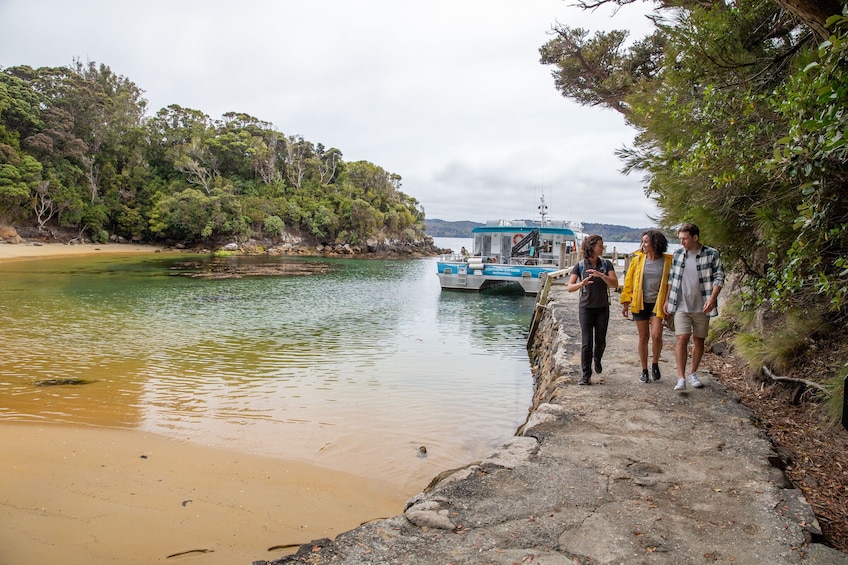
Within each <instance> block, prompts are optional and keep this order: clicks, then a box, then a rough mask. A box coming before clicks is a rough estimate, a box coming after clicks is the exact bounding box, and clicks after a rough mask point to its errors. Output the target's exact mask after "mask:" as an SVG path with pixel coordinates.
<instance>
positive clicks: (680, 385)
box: [674, 379, 686, 390]
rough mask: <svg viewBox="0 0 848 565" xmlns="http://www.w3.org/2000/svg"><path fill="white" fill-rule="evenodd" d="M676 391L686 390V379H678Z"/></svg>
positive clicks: (675, 386)
mask: <svg viewBox="0 0 848 565" xmlns="http://www.w3.org/2000/svg"><path fill="white" fill-rule="evenodd" d="M674 390H686V379H677V384H676V385H674Z"/></svg>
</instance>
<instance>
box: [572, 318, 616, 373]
mask: <svg viewBox="0 0 848 565" xmlns="http://www.w3.org/2000/svg"><path fill="white" fill-rule="evenodd" d="M609 317H610V309H609V306H605V307H603V308H580V310H579V320H580V333H581V334H583V345H582V347H581V349H580V368H581V369H582V370H583V376H584V377H587V378H588V377H591V376H592V359H598V360H600V359H601V358H602V357H603V356H604V350H605V349H606V348H607V327H608V326H609ZM593 342H594V347H593Z"/></svg>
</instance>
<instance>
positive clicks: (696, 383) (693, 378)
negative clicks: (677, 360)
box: [689, 373, 704, 388]
mask: <svg viewBox="0 0 848 565" xmlns="http://www.w3.org/2000/svg"><path fill="white" fill-rule="evenodd" d="M689 384H690V385H692V388H701V387H703V386H704V383H702V382H701V381H700V380H699V379H698V375H696V374H695V373H692V374H691V375H689Z"/></svg>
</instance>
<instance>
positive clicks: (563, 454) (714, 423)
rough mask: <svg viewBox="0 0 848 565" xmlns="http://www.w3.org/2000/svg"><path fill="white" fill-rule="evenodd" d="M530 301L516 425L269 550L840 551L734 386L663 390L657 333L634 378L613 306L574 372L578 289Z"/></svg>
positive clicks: (683, 559) (689, 557)
mask: <svg viewBox="0 0 848 565" xmlns="http://www.w3.org/2000/svg"><path fill="white" fill-rule="evenodd" d="M544 311H545V315H544V317H543V318H542V320H541V321H540V325H539V328H538V331H537V332H536V335H535V336H534V342H533V344H532V346H533V347H532V355H531V358H532V363H533V369H534V375H535V380H536V383H535V386H536V395H535V400H534V408H533V410H532V411H531V414H530V417H529V418H528V421H527V423H526V424H525V425H524V426H523V427H522V429H521V430H520V431H519V434H518V435H516V437H515V438H513V439H511V440H510V441H509V442H507V443H506V444H505V445H504V446H503V447H502V448H501V449H499V450H498V451H497V452H496V453H493V454H492V455H491V457H489V458H488V459H486V460H484V461H482V462H478V463H475V464H472V465H469V466H468V467H466V468H463V469H460V470H457V471H455V472H450V473H445V474H444V476H442V477H439V478H438V479H439V481H438V482H437V484H435V485H434V486H432V487H430V488H429V489H428V490H427V492H426V493H422V494H421V495H419V496H417V497H415V498H414V499H412V500H411V501H410V502H409V503H408V507H407V508H406V509H405V512H404V513H403V514H399V515H398V516H395V517H393V518H389V519H385V520H379V521H376V522H372V523H369V524H365V525H363V526H361V527H359V528H356V529H355V530H352V531H350V532H346V533H344V534H341V535H340V536H338V537H337V538H336V540H334V541H330V540H326V539H325V540H315V541H313V542H311V543H308V544H305V545H304V546H302V547H301V548H300V550H299V551H298V552H297V553H296V554H295V555H292V556H288V557H285V558H283V559H280V560H278V561H275V562H274V563H277V564H284V563H285V564H288V563H311V564H350V565H353V564H357V565H358V564H366V563H375V564H376V563H391V564H395V563H396V564H402V563H409V564H428V565H430V564H444V565H447V564H486V563H492V564H503V565H511V564H531V563H536V564H545V565H547V564H550V565H559V564H574V563H580V564H588V563H625V564H633V563H637V564H641V563H645V564H681V563H733V564H761V563H762V564H766V563H767V564H770V565H771V564H795V563H806V564H848V555H846V554H843V553H840V552H837V551H835V550H832V549H830V548H827V547H825V546H823V545H820V544H816V543H814V541H815V539H816V535H817V534H819V533H820V532H819V530H818V525H817V523H816V520H815V517H814V515H813V513H812V511H811V509H810V507H809V506H808V505H807V503H806V501H805V500H804V499H803V496H802V495H801V493H800V492H799V491H796V490H793V489H792V488H791V486H790V485H789V484H788V483H787V482H786V480H785V478H784V476H783V473H782V472H781V471H780V470H779V469H778V468H777V467H774V466H773V465H772V463H771V462H777V461H778V458H777V457H776V455H775V454H774V452H773V451H772V448H771V445H770V443H769V442H768V440H767V438H766V437H765V435H764V433H763V432H761V431H760V430H759V429H757V428H756V427H755V425H754V424H753V423H752V419H751V416H750V413H749V411H748V410H747V409H745V408H744V407H743V406H742V405H741V404H739V402H738V401H737V399H736V398H734V397H733V396H732V395H730V394H728V393H727V392H726V391H725V390H724V388H723V387H722V386H721V385H720V384H719V383H718V382H717V381H715V380H713V379H712V378H711V376H710V375H709V374H704V373H702V375H701V376H702V379H701V380H702V381H703V382H704V384H705V388H703V389H697V390H694V389H689V390H688V391H687V392H685V393H678V392H674V391H673V390H672V388H673V386H674V382H675V370H674V360H673V354H672V349H671V346H672V342H673V336H672V335H671V334H670V333H668V332H666V341H667V346H666V349H665V350H664V351H665V352H664V355H665V359H664V360H663V362H662V363H661V367H662V372H663V375H664V378H663V379H662V380H661V381H659V382H656V383H650V384H644V383H641V382H639V380H638V376H639V374H640V367H639V365H638V357H637V354H636V328H635V326H634V325H633V324H632V322H629V321H627V320H625V319H624V318H622V317H621V315H620V310H619V309H618V307H617V306H616V305H615V304H613V309H612V316H611V318H612V320H611V324H610V329H609V333H608V342H609V344H608V349H607V353H606V354H605V356H604V372H603V374H602V375H596V376H595V377H593V383H595V384H593V385H592V386H589V387H586V386H577V384H576V383H577V379H578V378H579V353H578V349H579V341H580V332H579V328H578V326H577V323H576V312H577V304H576V294H568V293H567V292H565V290H564V288H562V287H561V286H559V287H558V286H554V287H553V288H552V290H551V292H550V295H549V297H548V302H547V304H546V308H545V309H544ZM481 394H485V391H481ZM434 482H436V481H435V480H434ZM257 563H263V562H257Z"/></svg>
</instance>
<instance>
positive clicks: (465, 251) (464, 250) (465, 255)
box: [459, 245, 468, 257]
mask: <svg viewBox="0 0 848 565" xmlns="http://www.w3.org/2000/svg"><path fill="white" fill-rule="evenodd" d="M459 254H460V255H462V256H463V257H468V250H467V249H466V248H465V246H464V245H463V246H462V250H461V251H460V252H459Z"/></svg>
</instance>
